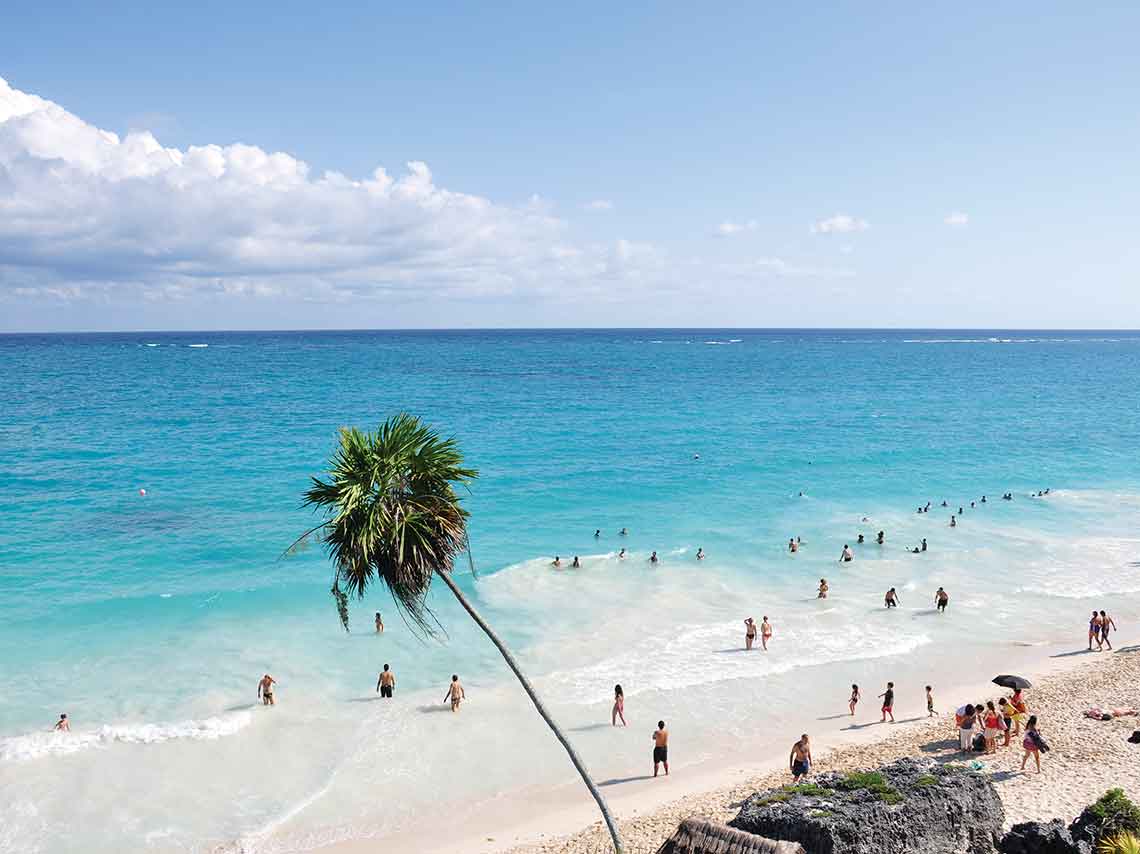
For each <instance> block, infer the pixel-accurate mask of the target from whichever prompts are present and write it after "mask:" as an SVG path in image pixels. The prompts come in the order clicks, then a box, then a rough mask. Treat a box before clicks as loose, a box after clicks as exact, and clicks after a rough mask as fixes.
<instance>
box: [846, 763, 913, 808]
mask: <svg viewBox="0 0 1140 854" xmlns="http://www.w3.org/2000/svg"><path fill="white" fill-rule="evenodd" d="M837 785H838V787H839V788H840V789H843V790H845V791H848V792H854V791H857V790H859V789H866V790H867V791H868V792H872V793H873V794H876V795H878V796H879V800H881V801H883V802H884V803H888V804H898V803H902V799H903V798H902V795H900V794H899V793H898V792H897V791H895V790H894V789H893V788H891V785H890V784H889V783H888V782H887V781H886V778H885V777H883V775H882V774H880V773H879V772H878V771H852V772H851V773H850V774H848V775H847V776H846V777H843V778H842V779H840V781H839V783H838V784H837Z"/></svg>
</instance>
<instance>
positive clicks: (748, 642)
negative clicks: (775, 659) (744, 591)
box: [744, 617, 756, 649]
mask: <svg viewBox="0 0 1140 854" xmlns="http://www.w3.org/2000/svg"><path fill="white" fill-rule="evenodd" d="M755 640H756V623H755V622H753V620H752V618H751V617H748V618H747V619H746V620H745V621H744V648H745V649H752V643H753V642H754V641H755Z"/></svg>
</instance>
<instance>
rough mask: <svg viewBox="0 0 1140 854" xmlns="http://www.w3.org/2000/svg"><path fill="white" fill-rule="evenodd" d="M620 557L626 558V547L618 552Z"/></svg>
mask: <svg viewBox="0 0 1140 854" xmlns="http://www.w3.org/2000/svg"><path fill="white" fill-rule="evenodd" d="M618 557H619V558H621V559H622V560H625V549H622V550H621V551H620V552H618Z"/></svg>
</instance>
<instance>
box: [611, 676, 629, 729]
mask: <svg viewBox="0 0 1140 854" xmlns="http://www.w3.org/2000/svg"><path fill="white" fill-rule="evenodd" d="M618 718H621V725H622V726H628V724H626V722H625V693H624V692H623V691H622V690H621V685H614V710H613V712H612V713H611V714H610V723H611V724H612V725H613V726H617V719H618Z"/></svg>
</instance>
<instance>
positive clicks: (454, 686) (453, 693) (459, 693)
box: [443, 673, 467, 712]
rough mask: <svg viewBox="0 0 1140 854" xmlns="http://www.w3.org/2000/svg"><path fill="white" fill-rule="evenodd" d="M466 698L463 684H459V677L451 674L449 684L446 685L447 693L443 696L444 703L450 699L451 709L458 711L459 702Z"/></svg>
mask: <svg viewBox="0 0 1140 854" xmlns="http://www.w3.org/2000/svg"><path fill="white" fill-rule="evenodd" d="M465 699H467V693H466V692H465V691H464V690H463V686H462V685H460V684H459V677H458V676H456V675H455V674H454V673H453V674H452V675H451V684H450V685H449V686H448V687H447V693H446V694H445V695H444V697H443V701H444V702H445V703H446V702H447V701H448V700H450V701H451V711H453V712H458V711H459V704H460V703H461V702H463V700H465Z"/></svg>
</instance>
